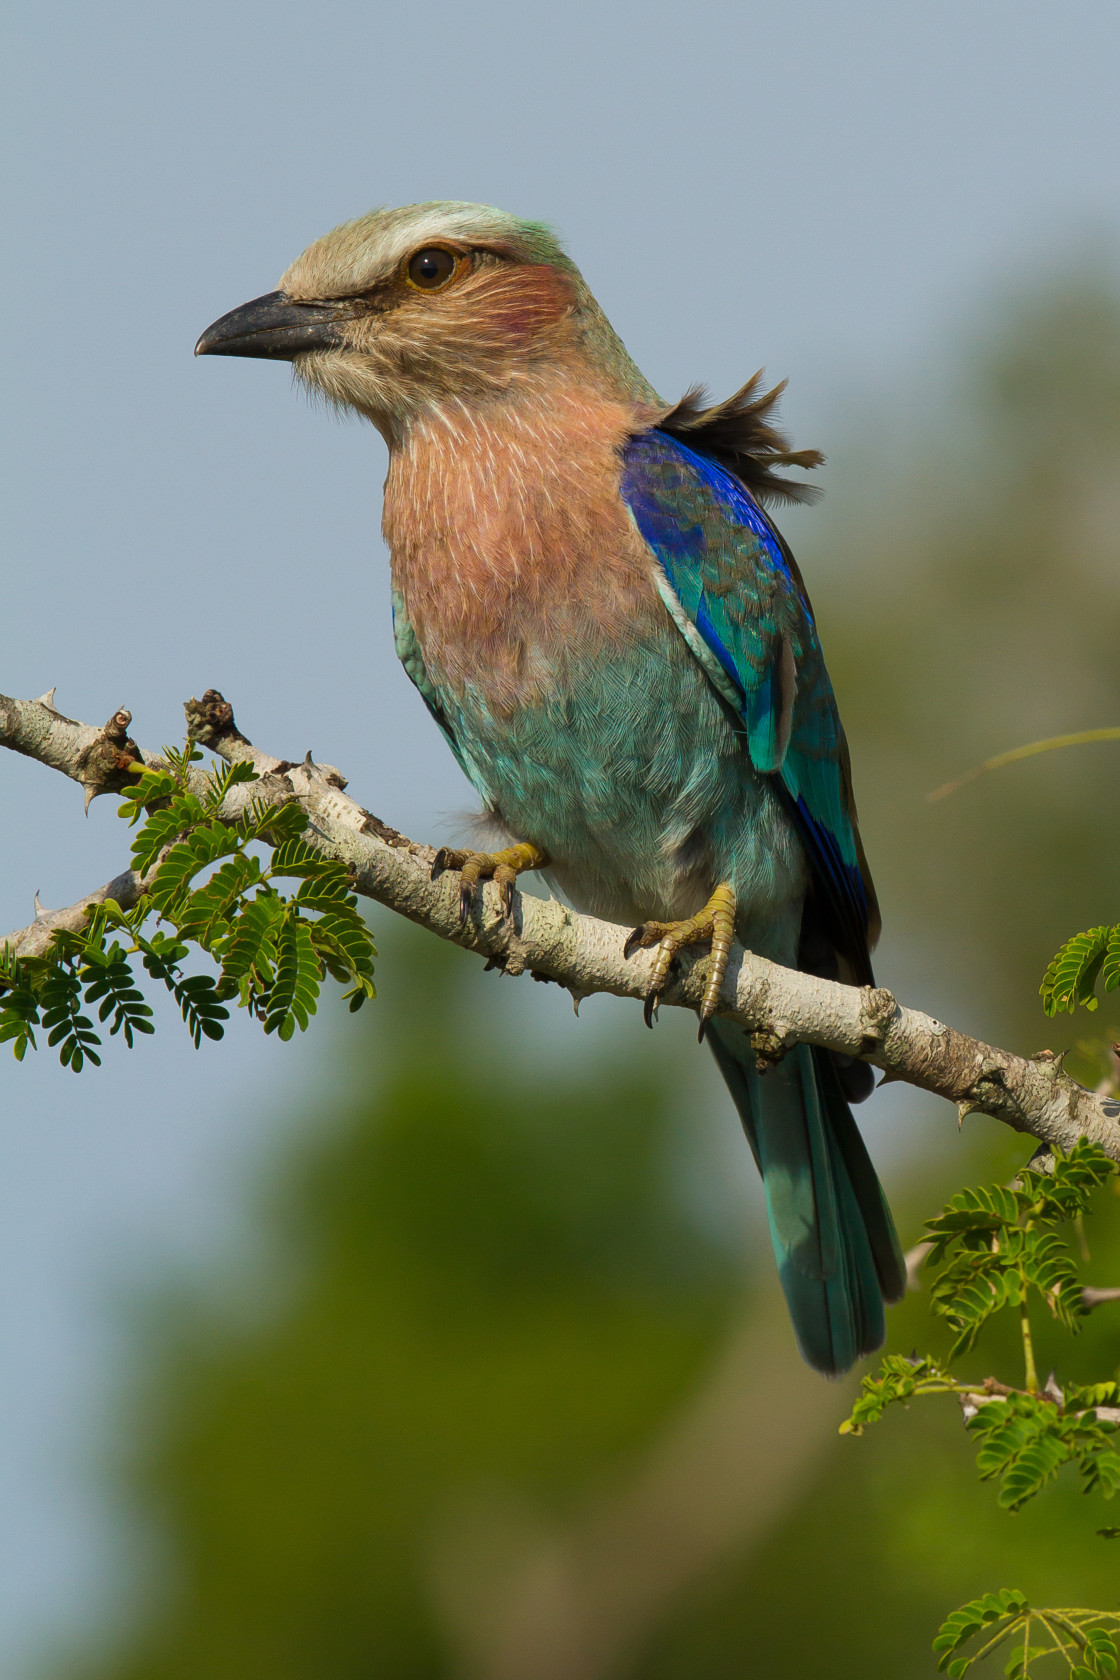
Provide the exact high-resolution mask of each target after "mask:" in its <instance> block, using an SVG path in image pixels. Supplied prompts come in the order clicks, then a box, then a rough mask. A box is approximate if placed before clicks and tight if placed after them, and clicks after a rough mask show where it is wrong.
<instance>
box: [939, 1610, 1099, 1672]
mask: <svg viewBox="0 0 1120 1680" xmlns="http://www.w3.org/2000/svg"><path fill="white" fill-rule="evenodd" d="M982 1635H987V1637H986V1638H984V1639H983V1640H982V1643H980V1644H977V1645H975V1646H974V1648H973V1650H972V1651H970V1652H967V1653H965V1652H964V1651H963V1647H964V1646H965V1645H967V1644H968V1643H969V1641H970V1640H976V1639H978V1638H980V1636H982ZM1118 1637H1120V1612H1116V1611H1109V1610H1039V1609H1036V1608H1035V1607H1034V1606H1033V1605H1032V1604H1029V1603H1028V1601H1027V1599H1026V1598H1025V1597H1024V1595H1023V1594H1022V1593H1021V1592H1017V1591H1016V1590H1015V1589H1014V1588H1013V1587H1004V1588H1003V1589H1002V1591H1000V1592H993V1593H985V1594H984V1596H983V1597H982V1598H974V1599H972V1600H971V1602H970V1603H968V1604H962V1605H961V1607H960V1609H959V1610H954V1611H953V1613H952V1615H951V1616H948V1617H946V1619H945V1621H944V1622H943V1623H942V1624H941V1628H940V1630H939V1631H938V1634H937V1638H936V1639H935V1640H934V1642H933V1649H934V1651H935V1653H936V1654H937V1657H938V1663H937V1668H938V1672H939V1673H941V1674H948V1675H949V1677H950V1680H960V1677H961V1676H962V1675H964V1674H967V1672H968V1670H969V1669H970V1668H971V1667H972V1665H973V1663H976V1662H979V1661H980V1660H981V1658H983V1657H988V1656H991V1655H992V1654H993V1653H994V1652H995V1651H996V1650H998V1649H999V1647H1000V1646H1004V1647H1005V1648H1006V1647H1010V1649H1011V1656H1010V1661H1009V1662H1008V1663H1007V1664H1006V1666H1005V1667H1004V1671H1003V1672H1004V1674H1005V1675H1006V1676H1007V1677H1008V1680H1026V1677H1027V1676H1028V1675H1029V1674H1030V1673H1031V1670H1032V1666H1033V1664H1034V1663H1036V1662H1037V1661H1038V1660H1039V1659H1041V1658H1045V1657H1057V1658H1058V1659H1059V1661H1061V1662H1062V1663H1063V1665H1064V1668H1065V1671H1066V1673H1067V1674H1068V1675H1069V1676H1070V1680H1109V1677H1110V1676H1112V1675H1114V1674H1115V1673H1116V1669H1117V1661H1118V1655H1120V1653H1118V1649H1117V1644H1118ZM1052 1671H1053V1665H1051V1666H1050V1669H1049V1670H1048V1672H1052Z"/></svg>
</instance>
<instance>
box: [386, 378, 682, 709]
mask: <svg viewBox="0 0 1120 1680" xmlns="http://www.w3.org/2000/svg"><path fill="white" fill-rule="evenodd" d="M640 424H641V418H640V417H639V415H638V413H637V411H636V410H635V408H634V406H633V405H631V404H629V403H623V402H620V401H617V400H615V399H612V398H605V397H601V396H599V395H598V394H597V393H595V392H593V391H588V390H587V389H586V388H580V387H579V386H574V385H566V384H553V385H551V386H545V385H542V386H541V387H540V388H537V389H530V390H529V391H527V392H525V393H522V394H519V396H518V397H517V399H516V400H511V401H508V402H505V403H503V404H501V405H500V406H498V405H493V406H488V407H487V408H486V409H485V410H471V409H469V408H466V407H458V406H453V405H448V406H447V407H445V408H443V409H441V410H439V411H438V412H436V413H433V414H429V415H428V416H426V417H425V418H424V419H423V420H422V421H420V422H418V423H417V424H415V425H413V426H412V427H411V428H410V429H409V433H408V435H407V437H406V438H405V439H404V440H403V441H402V443H401V444H400V446H399V447H397V448H395V449H393V450H392V452H391V456H390V468H389V476H388V479H387V481H386V486H385V511H384V532H385V538H386V541H387V542H388V544H389V549H390V553H391V556H392V569H393V584H394V589H395V591H396V593H397V595H398V597H399V599H400V600H401V602H402V604H403V607H404V610H405V612H406V613H407V616H408V619H409V622H410V625H411V626H412V629H413V631H414V633H415V635H416V638H417V641H418V644H419V646H420V649H421V651H422V654H423V658H424V662H425V665H426V666H427V668H428V670H429V671H430V672H431V674H432V677H433V680H435V681H437V682H438V683H439V684H440V686H446V687H448V688H449V689H451V690H452V691H460V692H461V691H462V689H463V688H464V687H465V686H467V685H471V686H473V687H475V688H476V689H479V688H481V689H483V690H485V691H486V692H487V695H488V698H489V700H490V701H491V702H492V703H494V704H500V705H502V706H503V707H504V706H505V705H508V704H515V703H525V702H527V701H531V700H532V699H533V698H536V697H538V696H539V695H540V694H541V693H542V692H546V691H547V690H548V689H550V688H552V689H553V691H555V690H554V686H553V685H554V684H555V683H556V681H557V680H558V678H559V676H560V669H559V667H560V666H561V665H562V664H563V662H564V659H565V657H566V656H567V654H568V652H570V650H571V648H572V646H573V645H574V644H582V645H586V644H587V643H588V641H589V640H593V639H595V638H602V637H606V638H607V639H612V638H613V639H617V638H618V637H620V636H622V635H625V634H628V633H631V632H632V630H633V628H634V622H633V621H634V619H635V618H636V617H637V618H645V617H647V616H648V614H649V612H650V611H651V610H652V609H653V608H654V607H655V601H654V598H653V592H652V587H651V583H650V578H649V569H648V561H647V558H646V556H645V555H644V552H643V546H642V544H641V543H640V541H638V540H637V539H636V533H635V531H634V528H633V525H632V522H631V521H630V520H629V519H628V517H627V514H626V509H625V506H624V504H623V502H622V499H621V497H620V494H619V476H620V461H619V451H620V449H621V447H622V445H623V444H624V442H625V440H626V438H627V437H628V436H629V435H630V433H631V432H632V431H633V430H634V429H635V427H636V425H640ZM628 626H629V629H628V628H627V627H628Z"/></svg>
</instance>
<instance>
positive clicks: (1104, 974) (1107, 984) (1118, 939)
mask: <svg viewBox="0 0 1120 1680" xmlns="http://www.w3.org/2000/svg"><path fill="white" fill-rule="evenodd" d="M1101 979H1102V981H1103V982H1104V989H1105V991H1106V992H1114V991H1115V990H1116V988H1117V986H1120V923H1118V924H1117V926H1116V927H1114V928H1113V930H1112V932H1111V933H1110V934H1109V936H1108V945H1107V947H1106V949H1105V953H1104V961H1103V963H1102V964H1101Z"/></svg>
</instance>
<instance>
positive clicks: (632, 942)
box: [622, 927, 646, 958]
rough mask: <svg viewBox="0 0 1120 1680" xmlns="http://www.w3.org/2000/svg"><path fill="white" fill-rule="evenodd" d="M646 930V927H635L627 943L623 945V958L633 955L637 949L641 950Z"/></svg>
mask: <svg viewBox="0 0 1120 1680" xmlns="http://www.w3.org/2000/svg"><path fill="white" fill-rule="evenodd" d="M645 931H646V930H645V928H644V927H636V928H635V929H634V931H633V933H632V934H631V935H630V936H629V938H628V939H627V941H626V943H625V945H624V946H623V947H622V955H623V958H626V957H632V956H633V955H634V952H635V951H640V950H641V948H642V935H643V933H644V932H645Z"/></svg>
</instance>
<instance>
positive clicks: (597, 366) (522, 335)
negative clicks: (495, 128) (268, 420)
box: [195, 203, 657, 442]
mask: <svg viewBox="0 0 1120 1680" xmlns="http://www.w3.org/2000/svg"><path fill="white" fill-rule="evenodd" d="M195 354H196V355H203V356H204V355H216V356H265V357H271V358H273V359H277V360H282V361H290V362H292V364H293V366H294V368H295V371H296V374H297V376H298V377H299V378H300V379H301V380H302V381H303V382H304V383H305V384H306V385H307V386H309V387H310V388H311V389H313V390H314V391H316V392H317V393H319V394H321V395H323V396H325V397H327V398H328V399H329V400H331V401H332V402H335V403H338V404H340V405H342V406H344V407H347V408H353V409H357V410H358V411H359V412H360V413H362V414H364V415H366V416H367V417H368V418H369V419H370V420H372V421H373V422H374V424H375V425H376V426H377V427H378V428H379V430H380V431H382V432H383V433H384V434H385V436H386V437H387V438H388V439H389V441H390V442H394V441H399V440H400V439H401V438H402V437H403V436H404V435H405V434H406V432H407V430H408V427H409V425H410V424H411V423H412V421H414V420H415V419H417V418H420V417H422V416H423V415H424V414H426V413H431V412H432V411H433V410H438V409H440V408H441V407H444V406H445V405H447V404H452V403H455V404H459V405H466V406H469V407H473V406H476V405H486V404H490V403H493V402H495V401H504V400H508V399H509V397H510V396H512V395H515V394H516V391H517V390H518V389H529V388H532V387H533V386H534V385H541V384H543V383H546V382H547V381H548V380H549V379H550V378H552V379H554V378H555V377H556V375H557V372H558V371H559V372H560V373H563V372H564V371H565V370H568V371H570V372H571V374H572V375H573V376H574V377H576V378H578V379H580V380H582V381H583V382H585V383H586V382H594V383H596V384H598V385H600V386H601V388H602V389H603V390H604V391H605V392H607V393H609V394H610V395H611V396H614V397H622V398H624V399H629V400H634V401H638V402H643V403H644V402H651V401H653V402H655V401H656V400H657V399H656V394H655V393H654V392H653V390H652V388H651V387H650V386H649V385H648V384H647V383H646V381H645V380H644V379H643V377H642V375H641V374H640V373H639V371H638V369H637V368H636V367H635V366H634V364H633V362H632V361H631V360H630V358H629V356H628V355H627V353H626V350H625V348H624V347H623V345H622V343H621V341H620V340H619V339H618V338H617V337H616V335H615V333H614V332H613V330H612V329H611V327H610V324H609V323H608V321H607V320H606V317H605V316H604V315H603V313H602V311H601V310H600V308H599V306H598V304H597V303H596V302H595V299H594V298H593V297H592V295H591V293H590V291H589V290H588V287H587V285H586V283H585V282H584V280H583V278H582V276H581V275H580V273H579V270H578V269H577V268H576V267H575V264H574V263H572V262H571V261H570V259H569V258H568V257H566V256H565V254H564V252H563V251H562V249H561V248H560V245H559V243H558V241H557V239H556V236H555V234H553V233H552V232H551V230H550V229H548V228H547V227H545V226H544V225H543V224H542V223H539V222H527V221H521V220H519V219H518V218H517V217H516V216H511V215H509V214H508V213H506V212H505V211H502V210H494V209H491V208H490V207H489V206H488V205H484V204H459V203H436V204H410V205H406V206H405V207H403V208H402V209H396V210H373V211H371V212H370V214H369V215H368V216H361V217H359V218H358V220H357V221H353V222H345V223H343V225H342V226H341V227H338V228H335V229H334V231H333V232H332V233H328V234H326V235H325V236H324V237H323V238H322V239H319V240H317V241H316V242H315V244H314V245H310V246H309V247H308V248H307V250H306V251H304V253H303V255H302V256H300V257H297V258H296V261H295V262H294V263H293V264H292V266H291V267H290V268H289V269H288V271H287V273H286V274H285V275H284V276H283V278H282V279H281V281H280V288H279V290H278V291H275V292H269V293H267V294H266V295H265V296H264V297H259V298H255V299H254V300H253V301H252V302H251V303H246V304H243V305H242V306H241V308H240V309H234V310H232V311H231V312H230V314H228V315H223V316H222V317H221V319H220V320H218V321H215V322H214V324H213V326H211V327H208V328H207V329H206V331H205V332H204V333H203V335H202V337H201V338H200V339H199V341H198V344H197V345H196V346H195Z"/></svg>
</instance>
